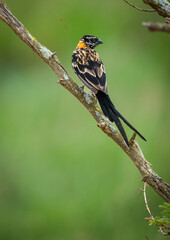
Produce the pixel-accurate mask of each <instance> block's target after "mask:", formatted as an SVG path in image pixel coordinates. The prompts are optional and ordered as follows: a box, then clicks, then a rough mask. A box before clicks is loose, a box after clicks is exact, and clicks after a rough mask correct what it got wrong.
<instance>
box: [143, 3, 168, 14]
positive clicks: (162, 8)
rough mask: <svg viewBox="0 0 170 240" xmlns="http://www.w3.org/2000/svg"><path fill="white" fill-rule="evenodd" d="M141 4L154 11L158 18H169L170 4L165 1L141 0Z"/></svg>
mask: <svg viewBox="0 0 170 240" xmlns="http://www.w3.org/2000/svg"><path fill="white" fill-rule="evenodd" d="M143 2H144V3H146V4H148V5H150V6H151V7H152V8H153V9H155V10H156V11H157V12H158V14H159V15H160V16H162V17H164V18H166V17H168V18H169V17H170V3H169V2H168V1H167V0H143Z"/></svg>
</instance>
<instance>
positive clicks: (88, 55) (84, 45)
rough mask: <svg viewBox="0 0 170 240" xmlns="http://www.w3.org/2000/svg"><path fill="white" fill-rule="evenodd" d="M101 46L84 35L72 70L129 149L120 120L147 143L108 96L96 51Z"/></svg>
mask: <svg viewBox="0 0 170 240" xmlns="http://www.w3.org/2000/svg"><path fill="white" fill-rule="evenodd" d="M99 44H103V42H102V40H100V39H99V38H98V37H95V36H93V35H84V36H83V37H82V38H81V39H80V41H79V42H78V44H77V47H76V49H75V50H74V51H73V54H72V68H73V70H74V72H75V73H76V75H77V76H78V78H79V79H80V80H81V81H82V82H83V84H84V85H85V86H86V87H88V88H89V89H90V90H91V91H92V92H93V93H94V94H95V95H96V98H97V100H98V102H99V104H100V107H101V109H102V112H103V114H104V115H105V116H106V117H107V118H108V119H109V120H110V121H111V122H115V124H116V126H117V128H118V129H119V131H120V133H121V135H122V137H123V139H124V141H125V142H126V144H127V146H128V147H129V141H128V138H127V135H126V132H125V130H124V128H123V126H122V123H121V121H120V119H121V120H123V122H124V123H126V124H127V125H128V126H129V127H130V128H131V129H132V130H133V131H134V132H136V133H137V134H138V135H139V136H140V137H141V138H142V139H143V140H144V141H146V139H145V138H144V137H143V136H142V135H141V134H140V133H139V132H138V131H137V130H136V129H135V128H134V127H133V126H132V125H131V124H130V123H129V122H128V121H127V120H126V119H125V118H124V117H123V116H122V115H121V114H120V113H119V112H118V110H117V109H116V108H115V106H114V104H113V103H112V101H111V99H110V97H109V95H108V89H107V81H106V73H105V68H104V64H103V62H102V60H101V58H100V56H99V54H98V53H97V52H96V51H95V50H94V48H95V47H96V46H97V45H99Z"/></svg>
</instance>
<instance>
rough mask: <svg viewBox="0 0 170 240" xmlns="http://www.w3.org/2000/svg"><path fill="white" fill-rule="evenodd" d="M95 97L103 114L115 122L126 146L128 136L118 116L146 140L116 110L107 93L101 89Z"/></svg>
mask: <svg viewBox="0 0 170 240" xmlns="http://www.w3.org/2000/svg"><path fill="white" fill-rule="evenodd" d="M96 97H97V99H98V101H99V104H100V106H101V109H102V111H103V113H104V115H105V116H106V117H108V118H109V120H110V121H111V122H115V124H116V126H117V127H118V129H119V131H120V133H121V135H122V137H123V138H124V140H125V142H126V144H127V145H128V146H129V142H128V138H127V135H126V133H125V130H124V128H123V126H122V124H121V121H120V119H119V118H121V119H122V120H123V121H124V122H125V123H126V124H127V125H128V126H129V127H130V128H131V129H132V130H133V131H135V132H136V133H137V134H138V135H139V136H140V137H141V138H142V139H143V140H144V141H146V139H145V138H144V137H143V136H142V135H141V134H140V133H139V132H138V131H137V130H136V129H135V128H134V127H133V126H132V125H131V124H130V123H129V122H128V121H127V120H126V119H125V118H124V117H123V116H122V115H121V114H120V113H119V112H118V111H117V110H116V108H115V106H114V105H113V103H112V101H111V100H110V97H109V96H108V95H107V94H105V93H104V92H102V91H98V93H97V94H96Z"/></svg>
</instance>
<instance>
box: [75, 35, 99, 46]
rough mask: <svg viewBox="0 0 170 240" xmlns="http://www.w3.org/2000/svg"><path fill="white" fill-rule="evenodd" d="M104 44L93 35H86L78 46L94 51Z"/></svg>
mask: <svg viewBox="0 0 170 240" xmlns="http://www.w3.org/2000/svg"><path fill="white" fill-rule="evenodd" d="M102 43H103V42H102V41H101V40H100V39H99V38H97V37H95V36H92V35H84V36H83V37H82V38H81V39H80V41H79V43H78V45H77V48H85V47H89V48H91V49H94V48H95V47H96V46H97V45H98V44H102Z"/></svg>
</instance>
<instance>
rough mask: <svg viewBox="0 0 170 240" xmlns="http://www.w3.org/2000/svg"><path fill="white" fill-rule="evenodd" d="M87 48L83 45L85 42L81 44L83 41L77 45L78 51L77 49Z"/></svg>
mask: <svg viewBox="0 0 170 240" xmlns="http://www.w3.org/2000/svg"><path fill="white" fill-rule="evenodd" d="M86 47H87V45H86V44H85V42H83V41H80V42H79V43H78V44H77V48H78V49H79V48H86Z"/></svg>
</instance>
